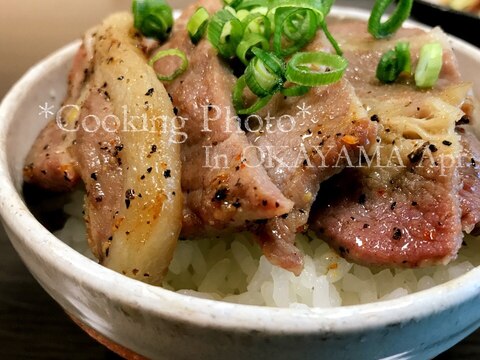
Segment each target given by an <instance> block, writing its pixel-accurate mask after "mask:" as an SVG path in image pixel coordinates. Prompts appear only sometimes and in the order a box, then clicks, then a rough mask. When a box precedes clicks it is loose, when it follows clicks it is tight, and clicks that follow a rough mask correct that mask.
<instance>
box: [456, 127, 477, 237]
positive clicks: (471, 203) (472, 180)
mask: <svg viewBox="0 0 480 360" xmlns="http://www.w3.org/2000/svg"><path fill="white" fill-rule="evenodd" d="M459 132H460V134H461V136H462V145H463V154H462V163H461V166H460V169H459V171H460V178H461V180H462V182H463V186H462V188H461V189H460V206H461V208H462V225H463V231H465V232H467V233H471V232H474V233H477V232H478V224H479V223H480V141H479V140H478V138H477V137H476V136H475V135H474V134H473V130H472V129H470V128H469V127H467V126H465V127H462V128H461V129H459Z"/></svg>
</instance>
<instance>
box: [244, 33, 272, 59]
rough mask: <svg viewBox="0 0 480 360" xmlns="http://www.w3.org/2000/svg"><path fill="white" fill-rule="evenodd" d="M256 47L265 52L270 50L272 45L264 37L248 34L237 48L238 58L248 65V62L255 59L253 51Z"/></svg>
mask: <svg viewBox="0 0 480 360" xmlns="http://www.w3.org/2000/svg"><path fill="white" fill-rule="evenodd" d="M254 47H259V48H262V49H263V50H268V48H269V47H270V44H269V43H268V40H267V39H265V38H264V37H263V36H262V35H259V34H255V33H247V34H245V36H244V37H243V40H242V41H241V42H240V44H238V47H237V57H238V58H239V59H240V60H241V61H242V62H243V63H244V64H245V65H248V62H249V61H250V60H251V59H252V58H253V57H254V54H253V52H252V49H253V48H254Z"/></svg>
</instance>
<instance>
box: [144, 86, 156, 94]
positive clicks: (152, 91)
mask: <svg viewBox="0 0 480 360" xmlns="http://www.w3.org/2000/svg"><path fill="white" fill-rule="evenodd" d="M154 92H155V89H154V88H150V89H148V91H147V92H146V93H145V96H152V95H153V93H154Z"/></svg>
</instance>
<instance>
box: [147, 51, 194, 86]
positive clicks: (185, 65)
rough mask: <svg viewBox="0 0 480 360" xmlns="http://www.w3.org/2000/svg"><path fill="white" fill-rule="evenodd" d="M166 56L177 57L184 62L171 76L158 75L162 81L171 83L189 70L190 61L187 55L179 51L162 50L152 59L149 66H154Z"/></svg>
mask: <svg viewBox="0 0 480 360" xmlns="http://www.w3.org/2000/svg"><path fill="white" fill-rule="evenodd" d="M165 56H177V57H179V58H180V60H181V61H182V62H181V64H180V66H179V67H178V69H177V70H175V71H174V72H173V73H172V74H171V75H161V74H159V73H157V77H158V79H159V80H161V81H171V80H173V79H175V78H176V77H177V76H179V75H180V74H182V73H183V72H184V71H185V70H186V69H187V68H188V59H187V56H186V55H185V53H184V52H183V51H181V50H179V49H168V50H160V51H158V52H157V53H156V54H155V55H153V57H152V58H151V59H150V61H149V62H148V64H149V65H150V66H152V67H153V66H154V65H155V63H156V62H157V61H158V60H160V59H161V58H163V57H165Z"/></svg>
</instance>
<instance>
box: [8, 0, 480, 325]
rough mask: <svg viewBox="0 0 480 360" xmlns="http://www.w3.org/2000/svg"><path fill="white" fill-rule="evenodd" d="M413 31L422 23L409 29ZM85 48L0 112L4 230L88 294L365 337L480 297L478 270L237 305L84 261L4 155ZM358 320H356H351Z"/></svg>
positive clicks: (35, 70)
mask: <svg viewBox="0 0 480 360" xmlns="http://www.w3.org/2000/svg"><path fill="white" fill-rule="evenodd" d="M332 14H333V15H334V16H337V17H345V18H355V19H363V20H365V19H367V18H368V13H367V12H366V11H363V10H359V9H355V8H350V7H337V8H336V9H334V10H333V11H332ZM408 26H418V24H417V23H414V22H409V23H408ZM420 27H422V28H424V29H430V28H429V27H426V26H420ZM452 39H453V43H454V45H455V47H456V48H457V49H458V48H459V47H461V48H462V50H463V51H465V52H469V53H472V52H473V55H477V56H478V57H479V58H480V50H479V49H477V48H475V47H474V46H472V45H470V44H468V43H466V42H464V41H462V40H459V39H456V38H454V37H452ZM79 43H80V41H78V40H77V41H75V42H73V43H71V44H69V45H67V46H65V47H63V48H61V49H60V50H58V51H56V52H55V53H53V54H52V55H50V56H48V57H47V58H46V59H44V60H42V61H41V62H39V63H38V64H37V65H35V66H33V67H32V68H31V69H30V70H29V71H28V72H27V73H26V74H25V75H24V76H23V77H22V78H21V79H20V80H19V81H18V82H17V83H16V84H15V85H14V86H13V88H12V89H11V90H10V91H9V93H8V94H7V95H6V96H5V98H4V99H3V101H2V103H1V105H0V183H1V184H2V186H0V215H1V217H2V218H3V222H4V224H5V225H6V227H7V228H8V229H11V230H12V231H14V233H15V235H17V236H16V237H17V239H16V240H12V239H11V241H12V243H13V244H14V245H15V242H16V241H18V242H21V243H22V245H23V246H26V247H27V248H29V249H30V250H31V251H33V252H34V253H35V254H36V256H37V257H38V258H40V259H42V261H44V262H45V264H46V265H47V266H48V267H50V268H52V269H54V270H55V271H58V272H60V273H63V274H64V276H66V277H68V278H69V279H70V280H71V281H74V282H76V283H82V284H83V285H84V287H85V288H88V290H89V291H95V292H96V293H98V294H102V295H104V296H106V297H108V298H109V300H110V301H112V302H114V303H120V304H124V305H126V306H131V307H137V308H141V309H142V311H146V312H148V313H149V314H150V315H152V316H155V317H160V318H170V319H175V320H177V321H183V322H187V323H190V324H192V325H196V326H200V327H207V328H216V329H225V330H230V331H263V332H268V333H270V334H284V333H289V334H305V333H312V332H322V331H326V332H331V331H335V332H355V331H359V330H362V331H365V330H366V329H373V328H378V327H383V326H387V325H389V324H398V323H404V322H408V321H414V320H418V319H421V318H425V317H428V316H432V315H433V314H434V313H436V312H439V311H442V310H445V309H447V308H452V307H455V306H458V305H460V304H461V303H463V302H466V301H468V300H471V299H472V298H474V297H476V296H477V297H478V296H479V295H480V282H479V281H478V279H479V278H480V267H476V268H475V269H472V270H471V271H469V272H468V273H466V274H464V275H462V276H460V277H458V278H456V279H454V280H451V281H449V282H447V283H444V284H441V285H437V286H435V287H433V288H430V289H428V290H424V291H420V292H417V293H414V294H410V295H406V296H404V297H401V298H398V299H394V300H387V301H381V302H376V303H369V304H363V305H352V306H343V307H335V308H309V309H303V308H302V309H291V308H273V307H262V306H253V305H243V304H232V303H227V302H223V301H216V300H208V299H201V298H197V297H192V296H188V295H182V294H178V293H175V292H173V291H170V290H166V289H163V288H160V287H155V286H152V285H148V284H145V283H142V282H140V281H136V280H133V279H130V278H128V277H126V276H123V275H121V274H118V273H116V272H114V271H112V270H110V269H107V268H105V267H103V266H101V265H99V264H97V263H95V262H94V261H92V260H90V259H88V258H86V257H85V256H83V255H81V254H80V253H78V252H77V251H76V250H74V249H73V248H70V247H69V246H68V245H66V244H65V243H63V242H62V241H61V240H59V239H57V238H56V237H55V236H54V235H53V234H52V233H50V232H49V231H48V230H47V229H46V228H45V227H43V225H41V224H40V223H39V222H38V221H37V220H36V219H35V217H34V216H33V215H32V214H31V213H30V211H29V210H28V208H27V207H26V205H25V203H24V201H23V199H22V197H21V195H20V193H19V192H18V191H17V190H16V189H15V186H14V183H13V179H12V175H11V173H10V169H9V166H8V162H7V154H6V145H7V134H8V129H9V127H10V126H11V124H12V123H13V121H14V116H13V115H14V114H15V113H16V110H17V108H18V107H19V106H20V104H22V102H23V101H24V100H25V98H26V97H27V94H26V92H25V89H29V87H30V86H31V85H34V84H36V83H38V82H39V81H40V80H41V79H42V76H43V73H44V71H45V69H48V68H49V67H51V66H53V65H55V63H58V62H62V61H65V59H68V58H69V57H72V56H73V54H74V52H75V51H76V49H77V48H78V46H79ZM20 225H22V226H20ZM13 229H14V230H13ZM32 239H35V241H33V240H32ZM126 294H127V296H126ZM332 310H333V311H332ZM352 318H355V321H351V319H352Z"/></svg>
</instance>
